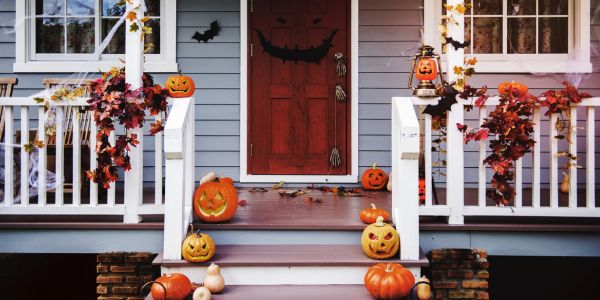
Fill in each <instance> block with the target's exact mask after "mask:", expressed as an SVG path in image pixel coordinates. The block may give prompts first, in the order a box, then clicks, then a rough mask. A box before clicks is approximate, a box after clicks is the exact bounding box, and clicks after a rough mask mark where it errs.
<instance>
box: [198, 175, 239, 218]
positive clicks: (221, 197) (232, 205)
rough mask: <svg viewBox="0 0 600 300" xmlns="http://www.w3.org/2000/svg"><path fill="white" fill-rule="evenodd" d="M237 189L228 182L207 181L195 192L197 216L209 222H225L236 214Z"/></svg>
mask: <svg viewBox="0 0 600 300" xmlns="http://www.w3.org/2000/svg"><path fill="white" fill-rule="evenodd" d="M237 206H238V196H237V189H236V188H235V187H234V186H233V185H231V184H230V183H228V182H206V183H203V184H201V185H200V186H199V187H198V188H197V189H196V192H195V193H194V211H195V212H196V216H198V218H200V219H201V220H202V221H204V222H207V223H217V222H224V221H227V220H229V219H231V218H233V215H235V211H236V210H237Z"/></svg>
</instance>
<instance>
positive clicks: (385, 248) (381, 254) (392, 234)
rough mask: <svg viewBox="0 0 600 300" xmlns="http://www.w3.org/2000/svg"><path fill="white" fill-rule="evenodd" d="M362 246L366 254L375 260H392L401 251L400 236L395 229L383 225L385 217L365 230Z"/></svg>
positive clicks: (379, 218)
mask: <svg viewBox="0 0 600 300" xmlns="http://www.w3.org/2000/svg"><path fill="white" fill-rule="evenodd" d="M360 244H361V246H362V249H363V251H364V252H365V254H366V255H367V256H368V257H370V258H374V259H386V258H390V257H392V256H394V255H396V253H398V250H399V249H400V236H399V235H398V232H397V231H396V229H394V227H393V226H392V225H390V224H386V223H383V217H382V216H379V217H377V221H376V222H375V223H373V224H371V225H369V226H367V227H366V228H365V230H364V231H363V234H362V237H361V241H360Z"/></svg>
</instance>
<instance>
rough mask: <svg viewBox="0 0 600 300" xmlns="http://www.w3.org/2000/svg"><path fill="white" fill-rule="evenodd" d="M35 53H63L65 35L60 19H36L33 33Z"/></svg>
mask: <svg viewBox="0 0 600 300" xmlns="http://www.w3.org/2000/svg"><path fill="white" fill-rule="evenodd" d="M35 48H36V49H35V50H36V52H37V53H64V52H65V34H64V21H63V19H62V18H37V20H36V33H35Z"/></svg>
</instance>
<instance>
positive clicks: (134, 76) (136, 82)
mask: <svg viewBox="0 0 600 300" xmlns="http://www.w3.org/2000/svg"><path fill="white" fill-rule="evenodd" d="M142 1H143V0H130V1H127V11H131V10H134V11H136V12H137V14H138V15H137V17H138V18H142V17H143V14H144V12H145V11H144V9H143V7H142V6H141V4H142V3H141V2H142ZM133 22H137V20H134V21H133ZM131 24H132V22H131V21H130V20H127V22H126V23H125V26H126V27H125V32H126V33H125V72H126V78H125V80H126V81H127V83H129V84H130V85H131V89H137V88H139V87H141V86H142V73H143V72H144V41H143V39H142V34H143V33H142V28H139V29H138V30H137V31H135V32H131V31H130V30H129V28H130V26H131ZM130 134H136V135H137V139H138V141H139V142H140V143H139V144H138V146H137V147H135V148H132V149H131V151H130V158H131V167H132V168H131V170H129V171H127V172H125V216H124V220H123V221H124V222H125V223H138V222H139V221H140V217H139V215H138V213H137V209H138V206H139V205H141V204H142V199H143V184H144V178H143V175H144V172H143V171H144V165H143V164H144V162H143V153H144V152H143V151H144V148H143V144H144V132H143V130H142V129H141V128H140V129H135V130H131V132H130Z"/></svg>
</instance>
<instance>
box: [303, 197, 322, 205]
mask: <svg viewBox="0 0 600 300" xmlns="http://www.w3.org/2000/svg"><path fill="white" fill-rule="evenodd" d="M304 202H305V203H308V204H313V203H317V204H321V203H323V199H313V197H306V198H304Z"/></svg>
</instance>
